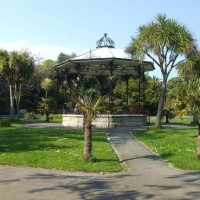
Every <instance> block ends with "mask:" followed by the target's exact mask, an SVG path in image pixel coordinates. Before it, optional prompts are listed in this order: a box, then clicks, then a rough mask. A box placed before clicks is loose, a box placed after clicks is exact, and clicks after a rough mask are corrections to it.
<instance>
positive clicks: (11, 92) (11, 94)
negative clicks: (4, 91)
mask: <svg viewBox="0 0 200 200" xmlns="http://www.w3.org/2000/svg"><path fill="white" fill-rule="evenodd" d="M9 90H10V117H14V100H13V91H12V85H9Z"/></svg>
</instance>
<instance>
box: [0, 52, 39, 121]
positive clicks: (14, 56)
mask: <svg viewBox="0 0 200 200" xmlns="http://www.w3.org/2000/svg"><path fill="white" fill-rule="evenodd" d="M35 61H36V60H35V58H34V57H33V56H32V55H31V53H30V52H28V51H19V52H18V51H12V52H7V51H6V50H0V69H1V73H2V74H3V75H4V76H5V78H6V80H7V81H8V85H9V92H10V116H11V117H13V116H14V100H15V102H16V106H17V115H18V116H19V105H20V100H21V93H22V85H23V84H25V83H27V82H28V81H29V79H30V77H31V76H32V74H33V72H34V69H35V66H36V64H35Z"/></svg>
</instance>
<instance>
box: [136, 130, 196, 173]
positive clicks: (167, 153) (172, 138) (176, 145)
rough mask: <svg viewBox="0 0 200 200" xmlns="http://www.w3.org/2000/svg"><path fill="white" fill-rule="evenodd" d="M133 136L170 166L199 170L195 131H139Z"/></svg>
mask: <svg viewBox="0 0 200 200" xmlns="http://www.w3.org/2000/svg"><path fill="white" fill-rule="evenodd" d="M134 136H135V137H136V138H137V139H139V140H140V141H141V142H143V143H144V144H145V145H146V146H148V147H150V148H151V149H152V150H153V151H154V152H155V153H157V154H159V155H160V156H161V157H162V158H164V159H165V160H168V161H169V162H170V163H171V164H172V166H174V167H176V168H180V169H191V170H200V160H198V159H197V158H196V149H197V130H196V129H178V130H177V129H156V130H147V131H139V132H137V133H134Z"/></svg>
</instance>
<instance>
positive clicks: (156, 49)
mask: <svg viewBox="0 0 200 200" xmlns="http://www.w3.org/2000/svg"><path fill="white" fill-rule="evenodd" d="M130 49H131V51H132V53H133V54H135V55H137V57H138V58H140V59H144V57H145V56H147V57H148V58H150V59H151V60H152V61H153V62H154V63H155V64H156V65H157V66H158V67H159V68H160V71H161V73H162V78H163V80H162V89H161V94H160V99H159V104H158V110H157V117H156V123H155V126H159V125H160V123H161V117H162V111H163V107H164V100H165V95H166V87H167V80H168V77H169V75H170V73H171V71H172V69H174V68H175V67H176V66H178V65H179V64H180V63H181V62H183V60H185V59H186V58H189V57H190V56H191V55H192V54H193V53H194V52H196V41H195V39H194V37H193V35H192V34H191V33H190V31H189V30H188V29H187V28H186V27H185V26H184V25H182V24H181V23H179V22H178V21H176V20H174V19H170V18H167V17H166V15H165V14H163V15H162V14H158V15H157V16H156V18H155V20H154V21H152V22H150V23H148V24H147V25H143V26H140V27H139V29H138V34H137V36H136V38H133V41H132V44H131V46H130Z"/></svg>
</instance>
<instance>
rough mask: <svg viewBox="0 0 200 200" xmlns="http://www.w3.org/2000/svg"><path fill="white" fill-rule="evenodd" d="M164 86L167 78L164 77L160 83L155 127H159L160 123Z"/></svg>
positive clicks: (164, 93)
mask: <svg viewBox="0 0 200 200" xmlns="http://www.w3.org/2000/svg"><path fill="white" fill-rule="evenodd" d="M166 88H167V78H165V77H164V78H163V83H162V89H161V94H160V99H159V104H158V111H157V116H156V122H155V127H159V126H160V124H161V119H162V112H163V107H164V102H165V95H166Z"/></svg>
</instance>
